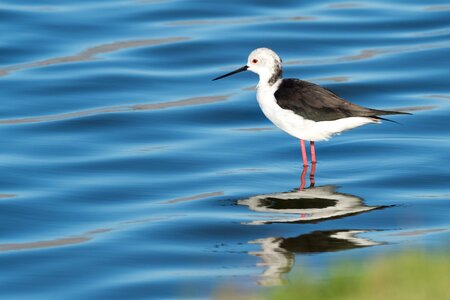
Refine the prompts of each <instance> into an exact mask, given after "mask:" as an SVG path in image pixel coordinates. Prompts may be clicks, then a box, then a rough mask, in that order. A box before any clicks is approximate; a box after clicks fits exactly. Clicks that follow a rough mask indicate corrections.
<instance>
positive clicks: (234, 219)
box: [0, 0, 450, 300]
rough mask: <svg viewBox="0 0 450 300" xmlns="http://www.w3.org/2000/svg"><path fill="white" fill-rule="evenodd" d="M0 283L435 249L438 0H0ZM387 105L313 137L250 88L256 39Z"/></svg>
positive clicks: (283, 276)
mask: <svg viewBox="0 0 450 300" xmlns="http://www.w3.org/2000/svg"><path fill="white" fill-rule="evenodd" d="M0 25H1V28H2V29H3V32H2V39H1V41H0V90H1V91H2V99H3V101H2V106H1V109H0V132H1V137H2V142H3V143H2V150H1V151H0V170H1V172H2V173H1V175H2V176H1V177H0V214H1V215H0V263H1V266H2V272H0V277H1V278H0V282H1V283H0V296H1V297H0V298H2V299H27V298H28V299H46V300H47V299H149V298H177V297H181V296H184V297H195V298H208V297H210V296H211V295H212V292H213V290H214V289H216V288H217V287H218V286H220V285H224V284H227V283H230V282H232V283H235V284H238V285H240V286H242V287H243V288H249V289H258V288H260V286H261V285H270V284H280V283H282V282H284V281H285V280H287V279H289V277H290V276H291V274H293V273H294V272H295V270H299V269H302V268H303V266H305V265H307V266H308V267H309V270H313V271H317V272H323V271H326V270H327V267H328V265H329V263H331V262H333V261H336V260H339V259H342V258H351V259H354V260H363V259H365V258H367V257H370V256H373V255H375V254H378V253H381V252H382V253H391V252H393V251H398V250H401V249H405V248H412V247H420V248H425V249H447V250H448V246H449V228H450V223H449V218H448V215H449V208H450V205H449V199H450V185H449V182H450V171H449V160H450V139H449V128H450V118H449V112H450V102H449V100H450V85H449V80H448V78H449V75H450V74H449V70H450V55H449V53H450V51H449V50H450V49H449V48H450V42H449V40H450V39H449V38H450V35H449V34H450V6H449V5H448V3H446V1H439V0H433V1H427V2H426V3H425V2H421V1H408V2H405V1H383V0H377V1H374V2H364V3H360V2H348V1H346V2H334V1H320V2H317V1H300V2H299V1H292V0H283V1H253V0H252V1H246V2H242V1H234V0H231V1H226V2H220V3H219V2H216V1H131V0H130V1H126V0H117V1H83V0H82V1H65V2H64V3H63V2H61V1H53V0H46V1H40V2H39V4H37V3H34V2H30V1H17V0H14V1H13V0H6V1H3V2H2V3H1V4H0ZM260 46H267V47H271V48H273V49H274V50H276V51H277V52H278V53H279V54H280V55H281V56H282V58H283V61H285V62H286V68H285V70H284V73H285V75H286V76H288V77H301V78H303V79H306V80H311V81H313V82H317V83H319V84H321V85H324V86H326V87H328V88H331V89H333V90H334V91H335V92H336V93H338V94H340V95H342V96H343V97H345V98H347V99H349V100H351V101H354V102H357V103H359V104H361V105H365V106H369V107H374V108H393V109H405V110H408V111H411V112H413V113H414V114H413V115H412V116H398V117H395V120H396V121H398V122H399V123H400V125H398V124H393V123H384V124H381V125H378V126H366V127H363V128H359V129H356V130H354V131H351V132H347V133H345V134H343V135H342V136H338V137H336V138H334V139H332V140H331V141H329V142H324V143H319V144H318V145H317V149H318V150H317V151H318V158H319V164H318V166H317V173H316V187H314V188H308V189H306V190H305V191H303V192H298V191H296V190H295V189H296V188H297V187H298V186H299V176H300V173H301V171H302V170H301V160H300V153H299V149H298V142H297V141H296V140H294V139H293V138H291V137H290V136H288V135H286V134H284V133H283V132H280V131H279V130H277V129H275V128H274V127H273V126H272V125H271V124H270V123H269V122H268V121H267V120H266V119H265V118H264V117H263V115H262V113H261V112H260V111H259V108H258V106H257V103H256V101H255V90H254V86H255V84H256V82H257V79H256V76H255V75H253V74H241V75H237V76H235V77H230V78H228V79H226V80H223V81H219V82H214V83H212V82H211V81H210V80H211V78H214V77H216V76H218V75H220V74H222V73H223V72H224V71H227V70H231V69H233V68H234V67H238V66H241V65H242V64H243V63H244V62H245V61H246V58H247V55H248V53H249V52H250V51H251V50H252V49H253V48H256V47H260Z"/></svg>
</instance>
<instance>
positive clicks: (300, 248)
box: [249, 230, 382, 285]
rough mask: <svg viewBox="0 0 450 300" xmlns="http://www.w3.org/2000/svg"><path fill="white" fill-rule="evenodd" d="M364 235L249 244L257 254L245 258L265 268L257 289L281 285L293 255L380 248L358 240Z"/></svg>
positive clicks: (320, 234) (317, 234) (325, 234)
mask: <svg viewBox="0 0 450 300" xmlns="http://www.w3.org/2000/svg"><path fill="white" fill-rule="evenodd" d="M365 232H368V231H367V230H329V231H314V232H311V233H307V234H302V235H299V236H297V237H292V238H280V237H268V238H263V239H257V240H254V241H251V242H250V243H251V244H260V245H261V250H260V251H255V252H250V253H249V254H250V255H254V256H257V257H259V258H261V260H262V262H260V263H258V266H261V267H264V268H265V270H264V272H263V274H262V275H261V279H260V280H259V281H258V283H259V284H260V285H278V284H281V283H283V282H284V280H283V274H286V273H289V272H290V270H291V269H292V267H293V266H294V264H295V253H302V254H310V253H322V252H334V251H341V250H350V249H356V248H362V247H369V246H375V245H380V244H382V243H379V242H375V241H372V240H370V239H366V238H363V237H361V236H359V234H362V233H365Z"/></svg>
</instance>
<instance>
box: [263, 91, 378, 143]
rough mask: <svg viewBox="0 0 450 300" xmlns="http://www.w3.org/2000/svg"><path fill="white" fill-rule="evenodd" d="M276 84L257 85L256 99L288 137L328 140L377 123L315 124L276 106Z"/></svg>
mask: <svg viewBox="0 0 450 300" xmlns="http://www.w3.org/2000/svg"><path fill="white" fill-rule="evenodd" d="M277 87H278V84H274V85H273V86H268V85H267V86H260V85H258V88H257V93H256V98H257V100H258V103H259V106H260V107H261V110H262V111H263V113H264V115H265V116H266V117H267V118H268V119H269V120H270V121H271V122H272V123H273V124H275V125H276V126H277V127H279V128H280V129H282V130H284V131H285V132H287V133H289V134H290V135H292V136H294V137H296V138H298V139H302V140H307V141H323V140H328V139H329V138H330V137H331V136H333V135H334V134H339V133H341V132H343V131H346V130H349V129H352V128H355V127H358V126H361V125H365V124H369V123H378V122H377V121H376V120H373V119H371V118H365V117H350V118H344V119H339V120H334V121H320V122H315V121H311V120H305V119H304V118H303V117H301V116H299V115H297V114H295V113H294V112H292V111H290V110H287V109H283V108H281V107H280V106H278V104H277V102H276V100H275V97H274V92H275V91H276V89H277Z"/></svg>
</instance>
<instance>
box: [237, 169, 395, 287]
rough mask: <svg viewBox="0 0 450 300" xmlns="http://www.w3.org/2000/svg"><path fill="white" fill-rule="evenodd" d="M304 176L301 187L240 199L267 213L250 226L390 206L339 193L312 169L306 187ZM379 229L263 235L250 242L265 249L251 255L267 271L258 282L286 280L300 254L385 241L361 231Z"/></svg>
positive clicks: (333, 216) (335, 216) (323, 218)
mask: <svg viewBox="0 0 450 300" xmlns="http://www.w3.org/2000/svg"><path fill="white" fill-rule="evenodd" d="M307 170H308V167H305V168H304V169H303V172H302V174H301V176H300V188H298V189H295V190H294V191H290V192H281V193H271V194H262V195H256V196H253V197H250V198H247V199H242V200H238V202H237V203H238V204H239V205H245V206H248V207H249V208H250V209H251V210H253V211H255V212H259V213H264V217H263V218H261V217H258V219H257V220H254V221H251V222H249V223H247V224H248V225H267V224H273V223H291V224H297V225H299V224H305V223H306V224H308V223H313V224H314V223H319V222H323V221H327V220H332V219H340V218H346V217H349V216H353V215H357V214H361V213H365V212H369V211H372V210H377V209H384V208H387V207H390V206H368V205H366V204H365V203H364V199H362V198H360V197H358V196H355V195H350V194H344V193H339V192H337V187H336V186H333V185H325V186H314V185H315V181H314V171H315V166H314V165H313V170H312V171H311V172H312V173H311V174H312V176H311V177H310V179H311V185H310V186H309V187H307V188H305V187H304V186H305V175H306V173H307ZM371 231H376V230H373V229H371V230H365V229H334V230H315V231H312V232H309V233H304V234H300V235H298V236H295V237H275V236H270V237H267V238H260V239H256V240H252V241H250V242H249V243H250V244H259V245H260V247H261V250H259V251H254V252H250V253H249V254H250V255H253V256H257V257H259V258H260V259H261V262H259V263H258V264H257V265H258V266H261V267H264V268H265V270H264V271H263V273H262V275H261V279H260V280H259V281H258V284H260V285H277V284H282V283H283V282H284V279H283V275H284V274H286V273H289V272H290V271H291V269H292V268H293V266H294V264H295V255H296V254H312V253H323V252H336V251H343V250H350V249H356V248H363V247H370V246H376V245H381V244H384V242H378V241H373V240H370V239H368V238H365V237H361V236H360V235H361V234H364V233H367V232H371Z"/></svg>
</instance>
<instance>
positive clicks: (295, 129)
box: [212, 48, 409, 167]
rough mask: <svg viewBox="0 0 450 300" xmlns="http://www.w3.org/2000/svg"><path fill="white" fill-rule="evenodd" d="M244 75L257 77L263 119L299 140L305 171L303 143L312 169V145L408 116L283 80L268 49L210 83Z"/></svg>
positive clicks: (302, 82)
mask: <svg viewBox="0 0 450 300" xmlns="http://www.w3.org/2000/svg"><path fill="white" fill-rule="evenodd" d="M244 71H251V72H254V73H256V74H258V75H259V83H258V85H257V87H256V99H257V101H258V104H259V106H260V108H261V110H262V112H263V113H264V115H265V116H266V117H267V118H268V119H269V120H270V121H271V122H272V123H273V124H275V125H276V126H277V127H279V128H280V129H281V130H283V131H285V132H286V133H288V134H290V135H291V136H294V137H296V138H298V139H299V140H300V148H301V151H302V160H303V166H304V167H307V166H308V159H307V154H306V146H305V141H309V142H310V152H311V163H312V164H313V166H315V164H316V163H317V159H316V151H315V142H317V141H325V140H328V139H330V138H331V137H332V136H334V135H337V134H340V133H341V132H344V131H347V130H350V129H353V128H356V127H359V126H362V125H366V124H373V123H381V121H382V120H385V121H391V120H389V119H385V118H383V117H380V116H384V115H395V114H409V113H407V112H401V111H391V110H379V109H372V108H367V107H363V106H360V105H357V104H354V103H351V102H349V101H347V100H345V99H343V98H341V97H339V96H338V95H336V94H335V93H334V92H332V91H331V90H329V89H327V88H324V87H321V86H320V85H317V84H315V83H312V82H308V81H305V80H301V79H297V78H286V79H284V78H283V76H282V75H283V68H282V60H281V58H280V57H279V56H278V54H276V53H275V52H274V51H273V50H271V49H269V48H257V49H255V50H253V51H252V52H251V53H250V55H249V56H248V59H247V64H246V65H244V66H243V67H241V68H239V69H237V70H234V71H232V72H230V73H227V74H224V75H222V76H219V77H216V78H214V79H212V80H213V81H215V80H218V79H222V78H225V77H228V76H231V75H234V74H237V73H240V72H244ZM392 122H394V121H392Z"/></svg>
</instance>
